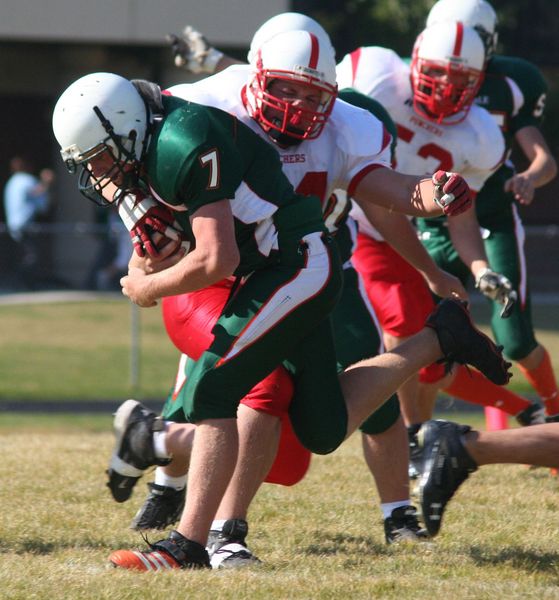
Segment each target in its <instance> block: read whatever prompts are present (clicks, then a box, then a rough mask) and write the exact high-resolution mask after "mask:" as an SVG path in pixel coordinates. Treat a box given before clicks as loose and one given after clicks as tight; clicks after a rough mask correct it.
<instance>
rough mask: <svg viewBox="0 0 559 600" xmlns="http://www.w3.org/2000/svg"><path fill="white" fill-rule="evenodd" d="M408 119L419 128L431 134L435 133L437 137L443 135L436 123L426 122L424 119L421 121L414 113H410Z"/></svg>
mask: <svg viewBox="0 0 559 600" xmlns="http://www.w3.org/2000/svg"><path fill="white" fill-rule="evenodd" d="M410 121H411V122H412V123H413V124H414V125H415V126H416V127H421V129H425V130H426V131H428V132H429V133H432V134H433V135H436V136H437V137H441V136H442V135H443V132H442V131H441V130H440V129H439V128H438V127H437V126H436V125H433V124H432V123H427V122H426V121H423V120H422V119H420V118H418V117H416V116H415V115H412V116H411V117H410Z"/></svg>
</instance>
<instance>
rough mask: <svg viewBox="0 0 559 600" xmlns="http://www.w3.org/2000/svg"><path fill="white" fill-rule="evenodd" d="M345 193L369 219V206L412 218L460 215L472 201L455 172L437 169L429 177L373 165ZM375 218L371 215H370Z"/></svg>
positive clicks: (468, 191) (462, 180) (460, 178)
mask: <svg viewBox="0 0 559 600" xmlns="http://www.w3.org/2000/svg"><path fill="white" fill-rule="evenodd" d="M348 193H349V195H350V196H352V197H353V198H354V199H355V201H356V202H357V203H358V204H359V206H360V207H361V208H362V210H363V212H364V213H365V214H366V215H367V218H369V212H370V211H369V206H370V205H371V204H376V205H378V206H382V207H384V208H386V209H388V210H389V211H394V212H399V213H404V214H407V215H411V216H414V217H427V216H438V215H440V214H441V213H444V214H446V215H455V214H460V213H461V212H463V211H465V210H468V208H470V206H471V204H472V199H471V195H470V188H469V187H468V184H467V183H466V181H465V180H464V179H463V178H462V177H461V176H460V175H457V174H456V173H446V172H444V171H437V172H436V173H435V174H434V175H433V177H432V178H431V179H421V178H419V177H416V176H414V175H404V174H402V173H398V172H396V171H392V170H391V169H387V168H383V167H380V168H375V169H372V170H371V171H369V172H368V173H367V174H366V175H364V176H363V177H362V178H361V179H360V180H359V181H358V183H357V185H356V186H355V189H348ZM371 217H372V218H373V219H374V214H373V215H371Z"/></svg>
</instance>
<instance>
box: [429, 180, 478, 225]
mask: <svg viewBox="0 0 559 600" xmlns="http://www.w3.org/2000/svg"><path fill="white" fill-rule="evenodd" d="M432 181H433V185H434V186H435V190H434V192H435V193H434V196H433V200H434V201H435V203H436V204H438V205H439V206H440V207H441V208H442V209H443V212H444V214H445V215H447V216H450V217H452V216H454V215H459V214H460V213H463V212H465V211H467V210H468V209H469V208H470V207H471V206H472V195H471V192H470V188H469V186H468V184H467V183H466V180H465V179H464V178H463V177H462V176H461V175H458V173H449V172H447V171H437V172H436V173H435V174H434V175H433V177H432Z"/></svg>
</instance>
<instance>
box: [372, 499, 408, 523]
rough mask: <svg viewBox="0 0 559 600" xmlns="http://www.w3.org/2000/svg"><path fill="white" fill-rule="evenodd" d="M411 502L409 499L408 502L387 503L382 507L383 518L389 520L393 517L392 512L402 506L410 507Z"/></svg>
mask: <svg viewBox="0 0 559 600" xmlns="http://www.w3.org/2000/svg"><path fill="white" fill-rule="evenodd" d="M410 504H411V502H410V500H409V498H408V499H407V500H398V502H385V503H383V504H381V505H380V510H382V516H383V517H384V518H385V519H388V517H390V516H391V515H392V511H393V510H396V509H397V508H400V507H401V506H410Z"/></svg>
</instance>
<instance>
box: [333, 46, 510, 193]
mask: <svg viewBox="0 0 559 600" xmlns="http://www.w3.org/2000/svg"><path fill="white" fill-rule="evenodd" d="M336 72H337V76H338V82H339V85H340V86H352V87H354V88H355V89H357V90H358V91H360V92H362V93H364V94H367V95H368V96H370V97H371V98H374V99H375V100H377V101H379V102H380V103H381V104H382V105H383V106H384V108H386V110H387V111H388V113H389V114H390V116H391V117H392V119H393V121H394V122H395V123H396V126H397V128H398V144H397V146H396V170H397V171H400V172H402V173H407V174H409V175H431V174H432V173H435V171H438V170H439V169H442V170H443V171H455V172H457V173H460V174H461V175H462V176H463V177H464V179H465V180H466V181H467V182H468V185H469V186H470V188H471V189H472V190H474V191H475V192H478V191H479V190H480V189H481V187H482V185H483V183H484V182H485V180H486V179H487V178H488V177H489V176H490V175H491V174H492V173H494V172H495V171H496V170H497V168H498V167H499V166H500V165H501V163H502V161H503V159H504V153H505V143H504V139H503V136H502V134H501V131H500V129H499V127H498V126H497V124H496V123H495V121H494V119H493V118H492V117H491V115H490V114H489V113H488V112H487V111H486V110H485V109H483V108H480V107H479V106H476V105H474V106H472V107H471V108H470V111H469V113H468V115H467V116H466V118H465V119H464V120H463V121H462V122H461V123H454V124H452V123H450V122H447V123H445V121H443V122H442V123H441V124H437V123H434V122H431V121H428V120H427V119H424V118H422V117H421V116H419V115H418V114H417V113H416V112H415V111H414V109H413V105H412V88H411V84H410V73H409V66H408V65H407V64H406V63H405V62H404V61H403V60H402V59H401V58H400V57H399V56H398V55H397V54H396V53H395V52H393V51H392V50H388V49H387V48H380V47H376V46H372V47H367V48H359V49H358V50H356V51H355V52H352V53H351V54H348V55H346V56H345V57H344V58H343V60H342V61H341V63H340V64H339V65H338V67H337V71H336Z"/></svg>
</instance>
